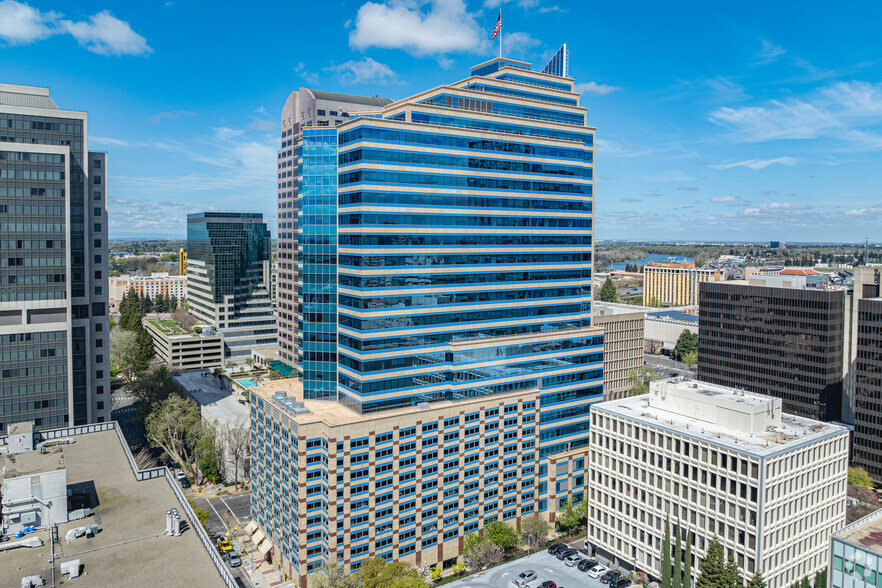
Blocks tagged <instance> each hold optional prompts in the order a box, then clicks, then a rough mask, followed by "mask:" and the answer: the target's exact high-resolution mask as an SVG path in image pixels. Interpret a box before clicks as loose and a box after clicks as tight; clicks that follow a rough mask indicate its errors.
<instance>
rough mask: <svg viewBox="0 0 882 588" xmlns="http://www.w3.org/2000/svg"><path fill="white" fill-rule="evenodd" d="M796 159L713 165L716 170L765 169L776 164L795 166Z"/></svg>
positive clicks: (778, 158)
mask: <svg viewBox="0 0 882 588" xmlns="http://www.w3.org/2000/svg"><path fill="white" fill-rule="evenodd" d="M796 162H797V160H796V159H794V158H792V157H776V158H775V159H748V160H747V161H737V162H735V163H718V164H716V165H711V166H709V167H712V168H714V169H731V168H733V167H749V168H750V169H763V168H764V167H769V166H770V165H774V164H776V163H778V164H781V165H787V166H791V165H795V164H796Z"/></svg>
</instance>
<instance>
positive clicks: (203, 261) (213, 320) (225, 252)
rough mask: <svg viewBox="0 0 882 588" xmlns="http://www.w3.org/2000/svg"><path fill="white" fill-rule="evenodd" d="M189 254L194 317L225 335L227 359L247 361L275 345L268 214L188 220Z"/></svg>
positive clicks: (191, 217)
mask: <svg viewBox="0 0 882 588" xmlns="http://www.w3.org/2000/svg"><path fill="white" fill-rule="evenodd" d="M187 255H188V260H187V302H188V304H189V306H190V312H191V313H193V315H194V316H195V317H196V318H197V319H198V320H200V321H202V322H203V323H204V324H205V325H208V326H212V327H214V328H215V329H217V331H218V332H220V334H221V335H223V337H224V354H225V356H226V357H227V358H228V359H230V360H232V361H236V360H239V359H241V360H244V359H247V358H249V357H251V348H252V347H263V346H267V345H275V344H276V342H277V337H276V319H275V317H274V316H273V306H272V303H271V301H270V233H269V229H267V227H266V223H265V222H263V215H262V214H260V213H256V212H198V213H195V214H189V215H187Z"/></svg>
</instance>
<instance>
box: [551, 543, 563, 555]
mask: <svg viewBox="0 0 882 588" xmlns="http://www.w3.org/2000/svg"><path fill="white" fill-rule="evenodd" d="M566 548H567V546H566V545H564V544H563V543H555V544H554V545H552V546H551V547H549V548H548V553H550V554H551V555H557V552H558V551H559V550H561V549H566Z"/></svg>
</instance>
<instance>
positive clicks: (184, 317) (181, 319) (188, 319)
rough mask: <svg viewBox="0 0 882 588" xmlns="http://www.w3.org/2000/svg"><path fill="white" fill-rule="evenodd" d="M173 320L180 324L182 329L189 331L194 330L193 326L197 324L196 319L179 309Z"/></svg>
mask: <svg viewBox="0 0 882 588" xmlns="http://www.w3.org/2000/svg"><path fill="white" fill-rule="evenodd" d="M172 318H173V319H174V321H175V322H176V323H178V324H179V325H180V326H181V328H182V329H185V330H187V331H189V330H190V329H192V328H193V325H195V324H196V317H195V316H193V315H192V314H190V313H189V312H187V311H186V310H184V309H183V308H179V309H177V310H176V311H175V313H174V314H173V315H172Z"/></svg>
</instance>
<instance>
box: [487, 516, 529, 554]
mask: <svg viewBox="0 0 882 588" xmlns="http://www.w3.org/2000/svg"><path fill="white" fill-rule="evenodd" d="M484 535H485V536H486V537H487V539H489V540H490V541H492V542H493V544H494V545H498V546H499V547H501V548H502V550H503V551H512V550H514V549H515V548H517V546H518V545H519V544H520V542H521V540H520V538H519V537H518V532H517V531H515V530H514V528H513V527H512V526H511V525H508V524H506V523H502V522H499V521H493V522H490V523H487V524H486V525H484Z"/></svg>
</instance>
